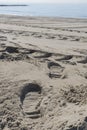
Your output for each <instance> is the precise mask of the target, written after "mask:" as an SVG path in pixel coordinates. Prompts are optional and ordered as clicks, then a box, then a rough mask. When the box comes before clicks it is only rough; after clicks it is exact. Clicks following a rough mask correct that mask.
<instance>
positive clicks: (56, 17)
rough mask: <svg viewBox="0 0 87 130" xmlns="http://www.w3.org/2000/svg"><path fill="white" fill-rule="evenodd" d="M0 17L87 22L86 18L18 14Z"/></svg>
mask: <svg viewBox="0 0 87 130" xmlns="http://www.w3.org/2000/svg"><path fill="white" fill-rule="evenodd" d="M0 16H8V17H17V18H18V17H20V18H48V19H51V18H53V19H71V20H75V19H77V20H87V18H86V17H82V18H81V17H59V16H29V15H17V14H0Z"/></svg>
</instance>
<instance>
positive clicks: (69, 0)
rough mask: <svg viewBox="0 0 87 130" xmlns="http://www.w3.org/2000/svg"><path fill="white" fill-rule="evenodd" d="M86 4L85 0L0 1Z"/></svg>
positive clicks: (2, 0) (0, 0)
mask: <svg viewBox="0 0 87 130" xmlns="http://www.w3.org/2000/svg"><path fill="white" fill-rule="evenodd" d="M37 2H40V3H42V2H43V3H44V2H45V3H46V2H47V3H48V2H49V3H87V0H0V3H6V4H8V3H37Z"/></svg>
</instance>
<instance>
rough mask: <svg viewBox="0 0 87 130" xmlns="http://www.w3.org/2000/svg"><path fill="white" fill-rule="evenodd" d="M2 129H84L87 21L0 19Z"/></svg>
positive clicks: (86, 127) (86, 120) (86, 121)
mask: <svg viewBox="0 0 87 130" xmlns="http://www.w3.org/2000/svg"><path fill="white" fill-rule="evenodd" d="M0 130H87V20H86V19H68V18H66V19H65V18H47V17H43V18H42V17H21V16H20V17H19V16H9V15H0Z"/></svg>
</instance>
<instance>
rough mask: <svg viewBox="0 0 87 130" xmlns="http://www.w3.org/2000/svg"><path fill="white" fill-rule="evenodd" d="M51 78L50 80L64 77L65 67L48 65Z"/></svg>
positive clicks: (56, 64)
mask: <svg viewBox="0 0 87 130" xmlns="http://www.w3.org/2000/svg"><path fill="white" fill-rule="evenodd" d="M48 68H49V77H50V78H60V77H61V76H62V73H63V70H64V67H62V66H61V65H60V64H58V63H55V62H49V63H48Z"/></svg>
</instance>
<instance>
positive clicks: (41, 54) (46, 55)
mask: <svg viewBox="0 0 87 130" xmlns="http://www.w3.org/2000/svg"><path fill="white" fill-rule="evenodd" d="M34 55H35V56H34V58H49V57H51V56H52V53H48V52H41V51H36V53H34Z"/></svg>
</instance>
